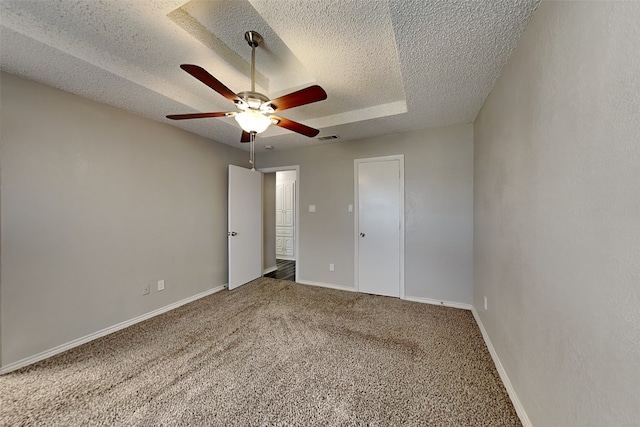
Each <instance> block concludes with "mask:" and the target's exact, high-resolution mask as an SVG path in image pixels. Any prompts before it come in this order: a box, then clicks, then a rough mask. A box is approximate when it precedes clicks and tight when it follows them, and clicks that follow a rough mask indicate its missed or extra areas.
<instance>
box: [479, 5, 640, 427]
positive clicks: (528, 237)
mask: <svg viewBox="0 0 640 427" xmlns="http://www.w3.org/2000/svg"><path fill="white" fill-rule="evenodd" d="M639 22H640V3H637V2H625V3H623V2H543V3H542V4H541V6H540V8H539V10H538V11H537V12H536V14H535V15H534V16H533V19H532V20H531V22H530V23H529V26H528V27H527V29H526V31H525V33H524V35H523V37H522V39H521V40H520V43H519V45H518V47H517V48H516V49H515V50H514V52H513V54H512V56H511V58H510V60H509V62H508V64H507V65H506V67H505V68H504V70H503V72H502V75H501V76H500V78H499V79H498V81H497V83H496V85H495V87H494V89H493V91H492V93H491V95H490V96H489V98H488V99H487V101H486V103H485V105H484V106H483V108H482V110H481V112H480V114H479V116H478V118H477V120H476V122H475V125H474V137H475V146H474V152H475V164H474V166H475V175H474V190H475V191H474V197H475V206H474V209H475V221H474V279H475V280H474V283H475V284H474V306H475V307H476V309H477V310H478V312H479V314H480V318H481V320H482V323H483V325H484V326H485V328H486V330H487V332H488V335H489V337H490V339H491V341H492V343H493V345H494V347H495V349H496V351H497V353H498V355H499V358H500V360H501V362H502V364H503V366H504V368H505V370H506V372H507V374H508V376H509V378H510V380H511V382H512V384H513V386H514V388H515V390H516V392H517V394H518V396H519V399H520V401H521V402H522V404H523V406H524V409H525V410H526V412H527V414H528V416H529V418H530V420H531V421H532V424H533V425H534V426H565V427H572V426H575V427H578V426H580V427H586V426H632V425H638V420H639V419H640V405H638V399H639V396H640V117H639V116H638V112H639V111H640V55H639V52H640V25H638V23H639ZM485 295H486V296H487V298H488V311H484V310H483V309H482V306H483V297H484V296H485Z"/></svg>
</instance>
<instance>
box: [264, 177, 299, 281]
mask: <svg viewBox="0 0 640 427" xmlns="http://www.w3.org/2000/svg"><path fill="white" fill-rule="evenodd" d="M260 171H261V172H263V173H264V174H265V178H266V179H265V181H266V182H267V185H265V187H264V192H265V196H264V231H263V241H264V272H263V275H264V277H272V278H276V279H282V280H293V281H297V280H298V277H299V271H300V264H299V203H298V200H299V192H300V189H299V187H300V186H299V176H300V167H299V166H297V165H296V166H280V167H273V168H263V169H260ZM268 187H269V188H268Z"/></svg>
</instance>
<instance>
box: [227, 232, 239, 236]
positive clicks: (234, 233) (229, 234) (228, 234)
mask: <svg viewBox="0 0 640 427" xmlns="http://www.w3.org/2000/svg"><path fill="white" fill-rule="evenodd" d="M237 235H238V233H236V232H235V231H229V232H228V233H227V236H237Z"/></svg>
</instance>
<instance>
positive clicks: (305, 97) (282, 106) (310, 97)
mask: <svg viewBox="0 0 640 427" xmlns="http://www.w3.org/2000/svg"><path fill="white" fill-rule="evenodd" d="M323 99H327V92H325V91H324V89H322V88H321V87H320V86H318V85H314V86H309V87H308V88H306V89H301V90H299V91H297V92H292V93H290V94H288V95H284V96H281V97H280V98H276V99H274V100H273V101H271V102H270V104H271V106H272V107H273V109H274V110H276V111H283V110H286V109H288V108H293V107H299V106H301V105H306V104H311V103H312V102H317V101H322V100H323Z"/></svg>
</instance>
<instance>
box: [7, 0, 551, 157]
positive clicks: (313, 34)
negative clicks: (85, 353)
mask: <svg viewBox="0 0 640 427" xmlns="http://www.w3.org/2000/svg"><path fill="white" fill-rule="evenodd" d="M538 1H539V0H485V1H473V0H439V1H425V0H388V1H387V0H298V1H293V0H248V1H247V0H212V1H206V0H192V1H184V0H154V1H140V0H84V1H72V0H58V1H54V0H37V1H29V0H18V1H12V0H2V1H1V2H0V40H1V41H2V45H1V50H0V67H1V68H2V69H3V70H4V71H7V72H9V73H13V74H17V75H20V76H23V77H26V78H29V79H32V80H36V81H39V82H42V83H45V84H48V85H50V86H54V87H57V88H60V89H63V90H66V91H69V92H72V93H76V94H79V95H81V96H84V97H86V98H90V99H94V100H96V101H99V102H103V103H106V104H110V105H114V106H116V107H119V108H123V109H125V110H129V111H131V112H134V113H136V114H140V115H142V116H145V117H148V118H151V119H153V120H157V121H161V122H166V123H169V124H171V125H173V126H177V127H180V128H183V129H185V130H188V131H191V132H194V133H197V134H200V135H202V136H205V137H207V138H211V139H214V140H217V141H220V142H223V143H226V144H229V145H232V146H235V147H241V148H244V149H246V148H248V147H247V145H248V144H240V142H239V139H240V132H241V131H240V128H239V126H238V125H237V123H236V121H235V120H233V119H232V118H216V119H198V120H185V121H179V122H176V121H171V120H168V119H166V118H165V115H167V114H182V113H191V112H208V111H231V110H233V109H234V108H233V105H232V104H230V103H229V102H228V101H227V100H226V99H225V98H223V97H222V96H220V95H219V94H217V93H216V92H214V91H213V90H211V89H209V88H208V87H206V86H205V85H203V84H202V83H201V82H199V81H198V80H196V79H194V78H193V77H191V76H190V75H189V74H187V73H185V72H184V71H182V70H181V69H180V68H179V65H180V64H183V63H190V64H197V65H200V66H202V67H204V68H205V69H207V70H208V71H209V72H210V73H211V74H212V75H214V76H215V77H216V78H217V79H218V80H220V81H221V82H223V83H224V84H225V85H226V86H227V87H229V88H231V89H232V90H233V91H235V92H241V91H244V90H249V89H250V62H251V49H250V48H249V46H248V45H247V43H246V42H245V41H244V33H245V31H247V30H256V31H258V32H259V33H260V34H262V35H263V36H264V39H265V41H264V43H263V44H262V45H261V46H260V47H258V49H257V50H256V62H257V64H256V90H258V91H259V92H262V93H265V94H267V95H268V96H269V97H270V98H272V99H273V98H276V97H278V96H281V95H284V94H287V93H289V92H292V91H294V90H298V89H301V88H303V87H306V86H309V85H312V84H319V85H320V86H322V87H323V88H324V89H325V90H326V92H327V93H328V99H327V100H325V101H321V102H317V103H314V104H309V105H306V106H302V107H298V108H295V109H290V110H287V111H284V112H283V113H282V116H284V117H287V118H289V119H292V120H297V121H300V122H302V123H304V124H307V125H309V126H312V127H316V128H318V129H320V134H319V136H318V137H322V136H327V135H334V134H335V135H338V136H339V137H340V140H339V141H347V140H350V139H357V138H364V137H371V136H377V135H383V134H391V133H398V132H403V131H408V130H419V129H424V128H429V127H436V126H446V125H452V124H458V123H470V122H472V121H473V120H474V119H475V116H476V114H477V113H478V110H479V109H480V107H481V106H482V104H483V102H484V100H485V98H486V97H487V95H488V94H489V92H490V90H491V88H492V86H493V83H494V81H495V80H496V78H497V77H498V74H499V73H500V70H501V69H502V66H503V64H504V63H505V62H506V60H507V59H508V56H509V54H510V52H511V50H512V48H513V47H514V46H515V44H516V43H517V41H518V38H519V37H520V34H521V33H522V31H523V29H524V27H525V26H526V24H527V23H528V21H529V19H530V17H531V15H532V14H533V12H534V10H535V8H536V7H537V5H538ZM257 141H258V142H259V144H258V150H260V149H262V147H263V146H265V145H271V146H273V147H275V149H285V148H290V147H297V146H301V145H309V144H321V143H326V142H322V141H320V140H318V139H317V138H315V139H310V138H307V137H305V136H301V135H298V134H295V133H293V132H290V131H287V130H285V129H282V128H279V127H276V126H271V127H270V128H269V129H268V130H267V131H266V132H265V133H263V134H260V135H258V138H257ZM331 142H333V141H331Z"/></svg>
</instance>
